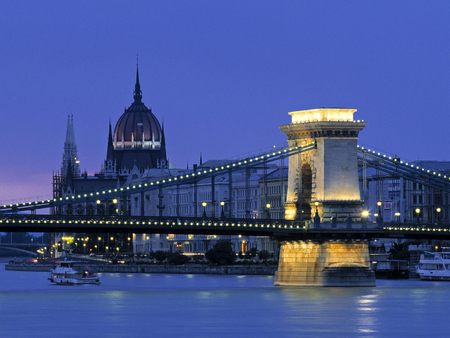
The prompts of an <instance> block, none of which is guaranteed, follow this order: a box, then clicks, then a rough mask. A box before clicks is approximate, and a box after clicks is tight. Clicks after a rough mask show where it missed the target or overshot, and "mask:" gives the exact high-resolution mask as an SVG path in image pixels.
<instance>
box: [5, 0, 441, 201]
mask: <svg viewBox="0 0 450 338" xmlns="http://www.w3.org/2000/svg"><path fill="white" fill-rule="evenodd" d="M137 53H138V54H139V69H140V74H141V86H142V91H143V101H144V102H145V104H146V105H147V106H150V107H151V108H152V110H153V112H154V114H155V115H156V116H157V117H158V118H159V120H160V121H164V124H165V127H166V139H167V152H168V157H169V160H170V162H171V163H172V165H173V166H177V167H186V163H187V162H188V163H189V164H192V163H193V162H197V161H198V158H199V154H200V153H201V152H202V153H203V158H204V159H220V158H227V157H236V156H239V155H244V154H247V153H249V152H256V151H259V150H264V149H267V148H268V147H270V146H272V145H283V144H284V143H285V137H284V136H283V134H282V133H281V132H280V131H279V129H278V126H279V125H281V124H284V123H288V122H289V116H288V114H287V113H288V112H289V111H292V110H299V109H308V108H317V107H352V108H357V109H358V113H357V118H358V119H364V120H366V121H367V122H368V125H367V127H366V129H365V130H364V131H363V132H362V133H361V135H360V144H363V145H368V146H370V147H373V148H375V149H378V150H379V151H383V152H387V153H390V154H398V155H400V156H401V157H402V158H404V159H407V160H417V159H435V160H450V154H449V144H450V136H449V132H448V130H449V127H450V108H449V107H450V1H449V0H433V1H429V0H421V1H418V0H409V1H391V0H383V1H382V0H377V1H361V0H355V1H349V0H346V1H337V0H331V1H317V0H316V1H299V0H295V1H262V0H257V1H211V0H205V1H192V0H190V1H111V0H109V1H77V2H70V5H69V2H62V1H2V2H1V4H0V60H1V62H0V102H1V107H0V131H1V132H0V143H1V145H2V147H1V157H0V158H1V160H0V200H3V201H4V200H10V199H16V198H19V197H38V196H49V195H50V193H51V176H52V170H54V169H58V168H59V167H60V166H61V159H62V152H63V143H64V137H65V128H66V119H67V114H68V113H72V114H73V115H74V122H75V135H76V140H77V144H78V153H79V157H80V160H81V168H82V170H84V169H86V170H87V171H88V172H89V173H94V172H95V171H98V170H99V169H100V167H101V164H102V161H103V160H104V158H105V155H106V142H107V132H108V121H109V120H111V122H112V123H113V125H114V124H115V122H116V121H117V119H118V118H119V116H120V115H121V114H122V113H123V110H124V108H125V106H128V105H129V104H130V103H131V102H132V92H133V87H134V79H135V67H136V54H137Z"/></svg>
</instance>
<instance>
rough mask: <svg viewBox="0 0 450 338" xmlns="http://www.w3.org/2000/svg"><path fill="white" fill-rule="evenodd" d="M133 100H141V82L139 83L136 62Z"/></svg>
mask: <svg viewBox="0 0 450 338" xmlns="http://www.w3.org/2000/svg"><path fill="white" fill-rule="evenodd" d="M133 97H134V102H141V101H142V91H141V84H140V83H139V65H138V64H136V83H135V85H134V96H133Z"/></svg>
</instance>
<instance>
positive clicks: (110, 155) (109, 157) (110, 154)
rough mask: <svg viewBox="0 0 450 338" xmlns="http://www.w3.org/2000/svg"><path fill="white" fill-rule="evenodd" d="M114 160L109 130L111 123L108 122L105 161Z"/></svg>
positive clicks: (110, 131)
mask: <svg viewBox="0 0 450 338" xmlns="http://www.w3.org/2000/svg"><path fill="white" fill-rule="evenodd" d="M113 159H114V145H113V137H112V130H111V121H110V122H109V134H108V149H107V151H106V160H107V161H112V160H113Z"/></svg>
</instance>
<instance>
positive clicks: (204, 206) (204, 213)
mask: <svg viewBox="0 0 450 338" xmlns="http://www.w3.org/2000/svg"><path fill="white" fill-rule="evenodd" d="M207 206H208V203H206V202H205V201H203V202H202V207H203V214H202V217H203V218H206V207H207Z"/></svg>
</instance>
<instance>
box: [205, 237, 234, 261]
mask: <svg viewBox="0 0 450 338" xmlns="http://www.w3.org/2000/svg"><path fill="white" fill-rule="evenodd" d="M205 256H206V259H207V260H208V261H209V262H210V263H213V264H218V265H227V264H233V262H234V261H235V259H236V254H235V253H234V251H233V248H232V246H231V242H230V241H227V240H220V241H218V242H217V243H216V244H215V245H214V247H213V248H212V249H211V250H208V251H207V252H206V255H205Z"/></svg>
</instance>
